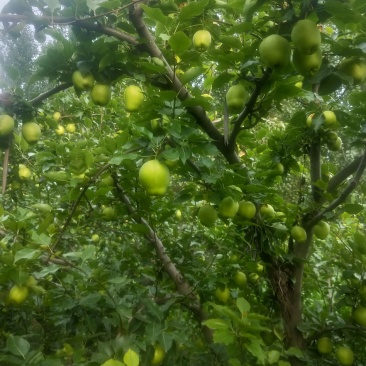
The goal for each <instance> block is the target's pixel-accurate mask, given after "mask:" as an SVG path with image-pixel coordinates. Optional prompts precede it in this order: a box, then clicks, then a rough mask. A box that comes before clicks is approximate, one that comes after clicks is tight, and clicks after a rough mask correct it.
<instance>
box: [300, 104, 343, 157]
mask: <svg viewBox="0 0 366 366" xmlns="http://www.w3.org/2000/svg"><path fill="white" fill-rule="evenodd" d="M316 117H319V116H316V115H315V114H314V113H312V114H310V115H309V116H308V118H307V119H306V125H307V126H308V127H309V128H313V127H314V123H313V119H314V118H316ZM320 118H321V121H322V127H323V130H325V134H324V141H325V143H326V144H327V146H328V149H329V150H331V151H339V150H340V149H341V148H342V139H341V138H340V137H339V136H338V135H337V133H336V132H335V131H333V130H334V129H335V128H337V127H338V120H337V116H336V114H335V113H334V112H333V111H323V112H322V113H321V115H320Z"/></svg>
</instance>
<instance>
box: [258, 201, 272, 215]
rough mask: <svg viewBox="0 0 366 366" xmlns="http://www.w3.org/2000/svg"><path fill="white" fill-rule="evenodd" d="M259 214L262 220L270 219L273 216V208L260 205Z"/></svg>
mask: <svg viewBox="0 0 366 366" xmlns="http://www.w3.org/2000/svg"><path fill="white" fill-rule="evenodd" d="M259 212H260V214H261V216H262V217H263V218H270V217H273V216H274V215H275V211H274V208H273V207H272V206H271V205H268V204H266V205H262V206H261V208H260V209H259Z"/></svg>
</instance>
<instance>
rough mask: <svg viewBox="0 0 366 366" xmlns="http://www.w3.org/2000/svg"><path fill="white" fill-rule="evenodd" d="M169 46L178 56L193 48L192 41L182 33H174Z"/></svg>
mask: <svg viewBox="0 0 366 366" xmlns="http://www.w3.org/2000/svg"><path fill="white" fill-rule="evenodd" d="M168 42H169V44H170V46H171V48H172V50H173V52H175V53H176V54H178V55H181V54H182V53H184V52H185V51H187V50H188V49H189V48H190V47H191V44H192V42H191V40H190V39H189V38H188V37H187V36H186V34H185V33H184V32H182V31H179V32H177V33H174V34H173V35H172V36H171V37H170V38H169V41H168Z"/></svg>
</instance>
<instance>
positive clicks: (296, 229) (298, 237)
mask: <svg viewBox="0 0 366 366" xmlns="http://www.w3.org/2000/svg"><path fill="white" fill-rule="evenodd" d="M291 236H292V237H293V238H294V240H295V241H297V242H298V243H304V242H305V241H306V239H307V235H306V231H305V229H304V228H302V227H301V226H298V225H295V226H293V227H292V228H291Z"/></svg>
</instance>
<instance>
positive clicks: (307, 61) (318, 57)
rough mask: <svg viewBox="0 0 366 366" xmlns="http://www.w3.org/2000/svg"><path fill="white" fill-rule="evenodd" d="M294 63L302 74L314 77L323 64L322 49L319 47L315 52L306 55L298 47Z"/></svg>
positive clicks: (295, 50)
mask: <svg viewBox="0 0 366 366" xmlns="http://www.w3.org/2000/svg"><path fill="white" fill-rule="evenodd" d="M292 63H293V64H294V67H295V69H296V71H297V72H298V73H299V74H300V75H302V76H304V77H313V76H314V75H315V74H316V73H317V72H318V71H319V69H320V66H321V64H322V51H321V50H320V48H319V49H317V50H316V51H315V52H314V53H313V54H311V55H305V54H302V53H300V51H299V50H298V49H294V52H293V54H292Z"/></svg>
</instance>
